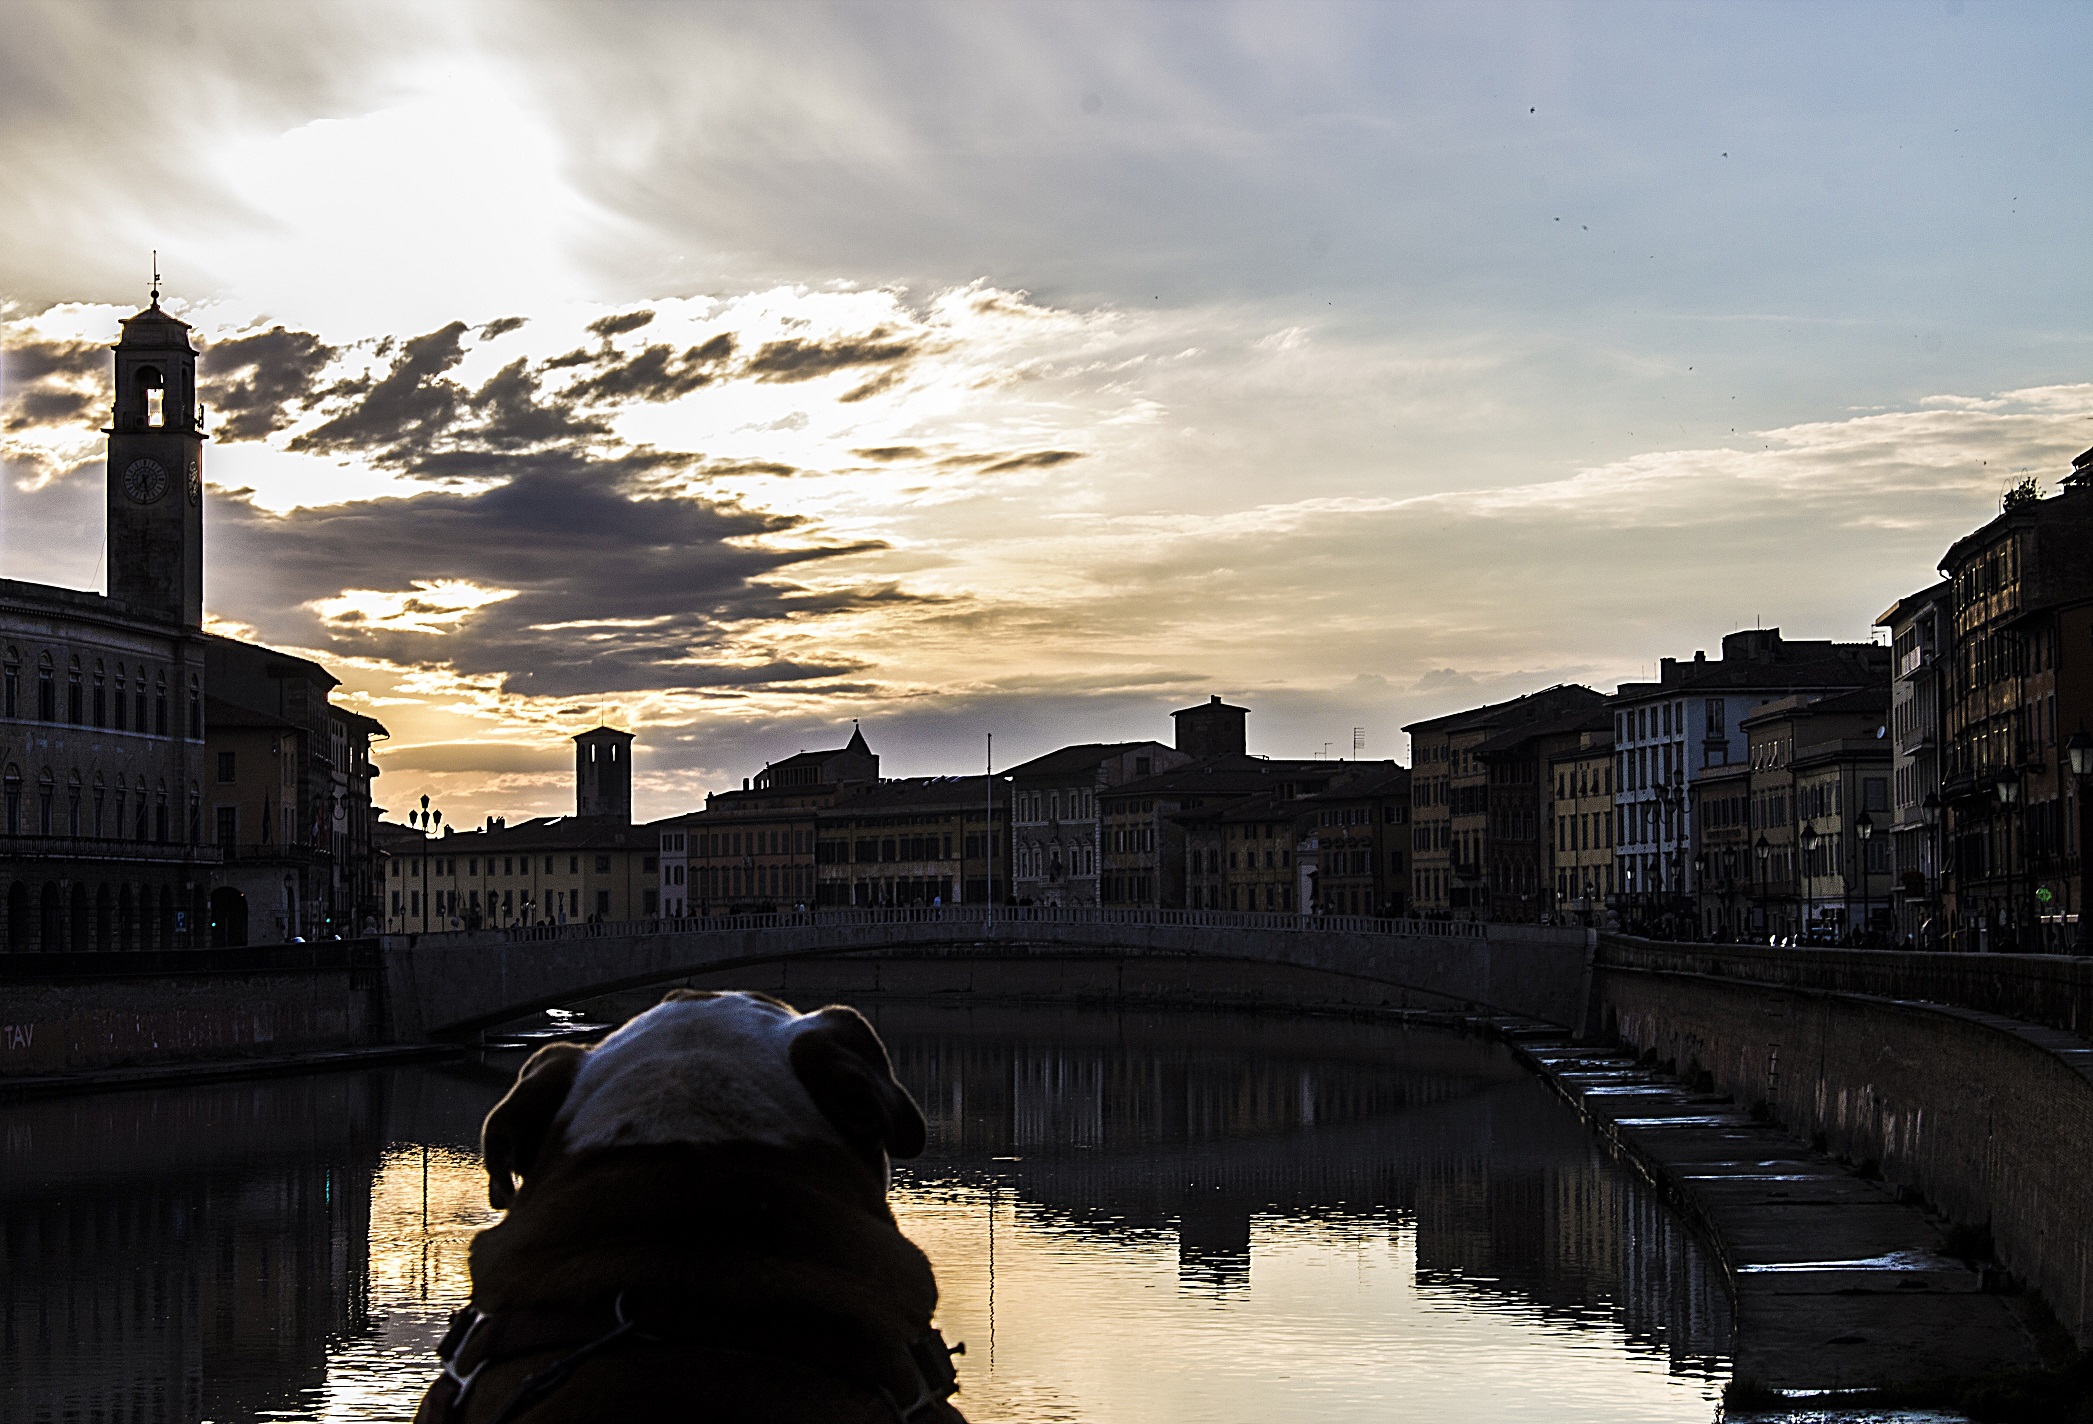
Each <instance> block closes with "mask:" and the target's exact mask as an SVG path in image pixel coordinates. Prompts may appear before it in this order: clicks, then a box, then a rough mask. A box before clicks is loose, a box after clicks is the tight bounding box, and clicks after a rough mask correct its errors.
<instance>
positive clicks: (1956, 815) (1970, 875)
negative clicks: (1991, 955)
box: [1940, 451, 2093, 950]
mask: <svg viewBox="0 0 2093 1424" xmlns="http://www.w3.org/2000/svg"><path fill="white" fill-rule="evenodd" d="M1940 572H1941V573H1942V574H1943V575H1944V576H1945V577H1946V579H1947V581H1948V585H1949V592H1948V600H1949V628H1950V631H1951V633H1952V636H1953V640H1954V642H1953V647H1952V650H1951V653H1950V655H1949V657H1948V659H1947V667H1946V670H1945V675H1944V678H1943V682H1942V694H1943V708H1942V725H1941V738H1942V742H1941V789H1940V799H1941V803H1942V808H1943V813H1944V814H1943V822H1944V824H1943V829H1942V836H1943V847H1944V850H1945V852H1946V854H1945V856H1944V858H1943V866H1942V870H1943V876H1942V893H1941V901H1942V922H1943V925H1942V930H1943V933H1942V937H1943V939H1944V940H1945V942H1946V943H1947V945H1948V946H1949V947H1951V948H1956V949H1967V950H2006V949H2020V950H2038V949H2044V948H2049V947H2052V946H2054V945H2056V944H2059V943H2061V942H2062V941H2063V940H2064V938H2065V937H2066V934H2067V932H2075V929H2076V912H2075V910H2073V909H2071V908H2070V907H2071V906H2075V904H2076V880H2077V876H2076V874H2075V871H2076V867H2077V853H2076V849H2075V848H2076V844H2077V822H2078V817H2077V815H2076V814H2075V812H2076V806H2077V801H2076V796H2075V789H2074V788H2073V787H2072V786H2071V785H2070V781H2071V778H2070V777H2069V775H2068V774H2067V773H2066V772H2065V770H2064V756H2063V748H2064V745H2065V743H2066V742H2067V741H2068V740H2069V738H2070V736H2071V735H2072V733H2073V732H2074V731H2076V730H2077V729H2078V728H2079V727H2081V726H2084V725H2086V722H2087V719H2088V717H2089V715H2093V707H2089V705H2088V697H2089V691H2093V689H2089V688H2088V685H2087V669H2086V662H2087V659H2088V656H2089V646H2093V645H2089V643H2088V640H2087V636H2086V623H2087V600H2088V598H2089V596H2093V451H2088V452H2086V454H2084V455H2081V456H2079V458H2078V459H2077V460H2075V461H2074V462H2073V465H2072V473H2071V474H2070V475H2069V476H2068V477H2066V479H2065V480H2064V482H2063V488H2062V490H2061V492H2060V493H2058V494H2057V495H2055V496H2053V497H2052V498H2048V499H2041V498H2037V497H2036V494H2035V491H2034V490H2033V488H2032V487H2023V489H2021V490H2017V491H2015V492H2014V493H2013V494H2012V495H2009V496H2008V498H2007V500H2006V504H2005V508H2004V509H2003V511H2002V512H2001V513H2000V514H1999V515H1998V517H1997V518H1995V519H1993V520H1991V521H1990V522H1989V523H1988V524H1986V525H1984V527H1983V528H1981V529H1978V530H1976V531H1975V532H1973V533H1971V534H1969V535H1967V536H1965V537H1964V538H1962V539H1959V540H1957V541H1956V542H1955V544H1954V545H1953V547H1951V548H1950V549H1949V550H1948V552H1947V553H1946V555H1944V556H1943V557H1942V559H1941V564H1940ZM2067 916H2068V918H2067Z"/></svg>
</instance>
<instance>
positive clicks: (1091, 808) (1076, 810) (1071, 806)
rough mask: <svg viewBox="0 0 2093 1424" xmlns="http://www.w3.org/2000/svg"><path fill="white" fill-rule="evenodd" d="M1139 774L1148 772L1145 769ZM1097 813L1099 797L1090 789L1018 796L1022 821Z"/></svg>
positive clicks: (1083, 818)
mask: <svg viewBox="0 0 2093 1424" xmlns="http://www.w3.org/2000/svg"><path fill="white" fill-rule="evenodd" d="M1139 774H1140V775H1143V776H1146V775H1147V774H1148V773H1147V771H1146V769H1143V770H1142V771H1141V772H1140V773H1139ZM1064 798H1065V799H1064ZM1064 810H1065V811H1066V812H1067V815H1066V816H1065V817H1064V816H1063V814H1062V813H1063V811H1064ZM1096 815H1097V798H1096V797H1095V796H1094V795H1092V794H1091V793H1090V792H1088V791H1068V792H1061V791H1045V792H1042V791H1031V792H1027V793H1026V794H1024V795H1022V796H1020V797H1018V798H1017V818H1018V819H1019V820H1020V821H1059V820H1064V819H1065V820H1070V821H1087V820H1090V819H1091V818H1093V817H1094V816H1096Z"/></svg>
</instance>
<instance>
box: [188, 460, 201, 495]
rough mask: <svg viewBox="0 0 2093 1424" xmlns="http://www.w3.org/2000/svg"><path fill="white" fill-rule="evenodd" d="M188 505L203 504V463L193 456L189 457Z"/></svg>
mask: <svg viewBox="0 0 2093 1424" xmlns="http://www.w3.org/2000/svg"><path fill="white" fill-rule="evenodd" d="M189 503H191V504H201V503H203V462H202V461H201V460H199V459H197V458H196V457H195V456H194V455H191V456H190V457H189Z"/></svg>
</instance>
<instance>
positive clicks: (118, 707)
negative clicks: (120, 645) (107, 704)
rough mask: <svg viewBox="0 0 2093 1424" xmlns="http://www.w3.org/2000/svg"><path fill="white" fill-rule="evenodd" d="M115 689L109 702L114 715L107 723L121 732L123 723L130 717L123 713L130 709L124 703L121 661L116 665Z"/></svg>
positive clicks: (122, 666)
mask: <svg viewBox="0 0 2093 1424" xmlns="http://www.w3.org/2000/svg"><path fill="white" fill-rule="evenodd" d="M115 691H116V695H115V698H114V700H113V702H112V703H111V706H112V708H113V709H114V711H115V713H116V715H115V717H114V718H113V719H111V721H110V723H109V725H110V726H112V727H114V728H116V730H117V731H119V732H121V731H122V730H123V729H124V724H125V723H127V722H128V721H130V718H129V717H127V716H125V715H124V714H125V713H126V712H128V711H129V710H130V709H129V708H128V707H127V706H126V705H125V703H124V697H125V692H126V690H125V687H124V665H123V664H122V663H118V664H117V665H116V689H115Z"/></svg>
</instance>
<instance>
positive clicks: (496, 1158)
mask: <svg viewBox="0 0 2093 1424" xmlns="http://www.w3.org/2000/svg"><path fill="white" fill-rule="evenodd" d="M587 1056H588V1050H587V1049H586V1048H583V1047H582V1046H581V1045H580V1044H577V1043H548V1044H547V1045H545V1047H543V1048H541V1049H539V1050H538V1051H537V1052H536V1053H533V1054H532V1055H531V1056H530V1058H529V1059H528V1060H526V1061H525V1063H524V1065H523V1067H522V1068H521V1069H520V1070H519V1071H518V1072H517V1074H516V1082H515V1084H514V1085H513V1086H512V1087H511V1088H510V1089H509V1091H508V1093H507V1094H506V1095H504V1096H503V1098H502V1100H501V1101H500V1102H498V1103H496V1104H495V1105H494V1111H493V1112H490V1113H488V1114H487V1121H486V1122H485V1123H484V1124H483V1125H482V1126H481V1128H480V1155H481V1156H482V1157H483V1158H485V1159H486V1162H487V1201H488V1203H489V1204H490V1205H492V1206H495V1207H497V1208H505V1207H507V1206H508V1204H509V1203H510V1202H512V1201H514V1200H516V1185H517V1182H518V1181H519V1180H520V1179H521V1178H523V1177H526V1176H528V1175H529V1174H530V1172H531V1169H532V1168H533V1167H535V1166H536V1165H537V1161H538V1153H539V1152H540V1151H542V1150H543V1149H544V1146H545V1139H546V1137H547V1135H548V1134H550V1133H551V1131H552V1120H553V1119H554V1118H555V1117H558V1116H559V1111H560V1106H561V1104H563V1103H565V1102H566V1101H567V1092H568V1090H569V1089H571V1088H572V1087H573V1086H574V1075H575V1074H576V1073H578V1072H580V1071H581V1064H582V1060H583V1059H584V1058H585V1057H587Z"/></svg>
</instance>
